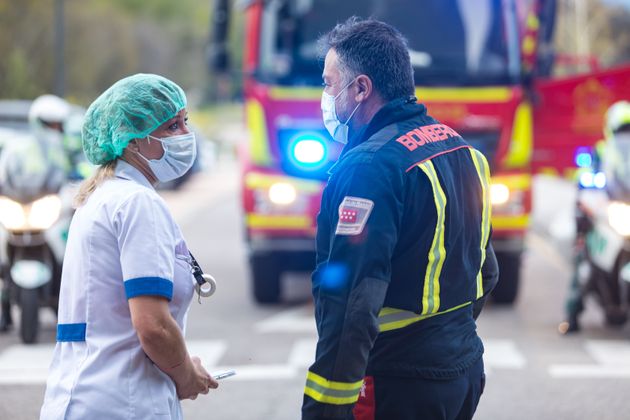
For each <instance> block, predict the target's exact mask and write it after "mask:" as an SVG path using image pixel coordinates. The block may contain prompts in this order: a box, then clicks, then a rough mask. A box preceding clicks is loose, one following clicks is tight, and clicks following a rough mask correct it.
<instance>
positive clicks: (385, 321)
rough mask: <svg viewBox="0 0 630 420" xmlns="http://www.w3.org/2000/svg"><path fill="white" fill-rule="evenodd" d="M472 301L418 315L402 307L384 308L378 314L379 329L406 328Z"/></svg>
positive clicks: (380, 330) (383, 330)
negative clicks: (440, 310)
mask: <svg viewBox="0 0 630 420" xmlns="http://www.w3.org/2000/svg"><path fill="white" fill-rule="evenodd" d="M471 303H472V302H466V303H462V304H461V305H457V306H455V307H453V308H450V309H447V310H445V311H442V312H436V313H433V314H426V315H418V314H417V313H415V312H411V311H403V310H402V309H394V308H383V309H381V312H379V314H378V330H379V332H385V331H391V330H397V329H400V328H404V327H406V326H408V325H411V324H413V323H415V322H418V321H422V320H423V319H427V318H431V317H434V316H437V315H443V314H446V313H449V312H453V311H456V310H457V309H461V308H463V307H465V306H468V305H470V304H471Z"/></svg>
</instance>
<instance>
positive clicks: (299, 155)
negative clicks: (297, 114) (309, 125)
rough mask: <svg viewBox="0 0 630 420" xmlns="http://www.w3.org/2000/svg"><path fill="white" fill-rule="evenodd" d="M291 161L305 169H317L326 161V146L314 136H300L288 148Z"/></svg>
mask: <svg viewBox="0 0 630 420" xmlns="http://www.w3.org/2000/svg"><path fill="white" fill-rule="evenodd" d="M289 152H290V155H291V158H292V160H293V161H294V162H295V163H296V164H298V165H300V166H302V167H306V168H317V167H319V166H321V165H322V164H323V163H325V161H326V154H327V150H326V144H325V143H324V140H323V139H321V138H320V137H319V136H316V135H310V134H306V135H300V136H298V137H297V138H296V139H295V140H293V141H292V142H291V144H290V146H289Z"/></svg>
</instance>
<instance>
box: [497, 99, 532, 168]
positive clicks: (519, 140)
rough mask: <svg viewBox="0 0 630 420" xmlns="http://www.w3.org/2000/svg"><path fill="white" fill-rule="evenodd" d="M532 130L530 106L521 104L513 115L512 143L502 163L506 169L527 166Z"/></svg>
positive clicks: (529, 159)
mask: <svg viewBox="0 0 630 420" xmlns="http://www.w3.org/2000/svg"><path fill="white" fill-rule="evenodd" d="M532 130H533V124H532V106H531V104H530V103H529V102H523V103H521V104H520V105H519V106H518V108H516V112H515V113H514V126H513V127H512V141H510V148H509V149H508V153H507V155H506V156H505V159H504V161H503V163H504V164H505V166H506V167H507V168H522V167H525V166H527V165H529V163H530V161H531V157H532V145H533V134H532Z"/></svg>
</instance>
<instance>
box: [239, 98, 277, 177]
mask: <svg viewBox="0 0 630 420" xmlns="http://www.w3.org/2000/svg"><path fill="white" fill-rule="evenodd" d="M245 112H246V115H247V127H248V129H249V146H250V147H249V150H250V157H251V159H252V161H253V162H254V163H255V164H257V165H268V164H270V163H271V154H270V153H269V142H268V141H267V140H268V132H267V123H266V121H265V111H264V109H263V107H262V105H261V104H260V102H258V101H255V100H249V101H247V104H246V105H245Z"/></svg>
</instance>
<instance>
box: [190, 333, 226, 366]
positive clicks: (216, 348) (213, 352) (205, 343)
mask: <svg viewBox="0 0 630 420" xmlns="http://www.w3.org/2000/svg"><path fill="white" fill-rule="evenodd" d="M186 347H187V348H188V353H189V354H190V355H191V356H197V357H199V358H200V359H201V362H202V363H203V364H204V365H205V366H206V367H212V366H216V365H217V364H218V363H219V360H221V357H223V354H224V353H225V351H226V349H227V344H226V343H225V342H224V341H218V340H186Z"/></svg>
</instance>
